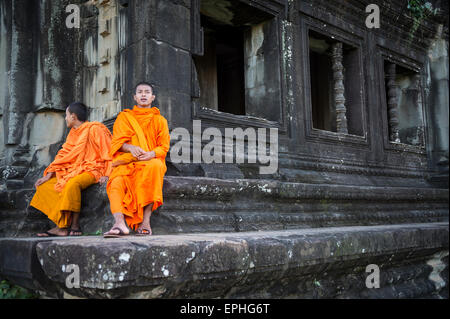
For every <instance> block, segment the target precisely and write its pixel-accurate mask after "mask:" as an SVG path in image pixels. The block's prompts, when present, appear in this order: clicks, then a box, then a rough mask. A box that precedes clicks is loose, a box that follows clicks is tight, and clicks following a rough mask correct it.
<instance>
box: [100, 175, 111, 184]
mask: <svg viewBox="0 0 450 319" xmlns="http://www.w3.org/2000/svg"><path fill="white" fill-rule="evenodd" d="M108 179H109V177H108V176H102V177H100V178H99V180H98V182H99V183H100V184H105V183H106V182H107V181H108Z"/></svg>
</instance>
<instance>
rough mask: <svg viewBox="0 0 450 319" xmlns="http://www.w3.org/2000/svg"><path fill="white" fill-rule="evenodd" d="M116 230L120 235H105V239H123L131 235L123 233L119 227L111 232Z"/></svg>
mask: <svg viewBox="0 0 450 319" xmlns="http://www.w3.org/2000/svg"><path fill="white" fill-rule="evenodd" d="M114 229H117V230H118V231H119V233H118V234H105V235H103V238H121V237H125V236H128V235H129V234H125V233H124V232H123V231H122V229H120V228H119V227H114V228H111V230H114ZM111 230H110V231H111Z"/></svg>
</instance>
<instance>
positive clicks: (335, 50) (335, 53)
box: [331, 42, 348, 134]
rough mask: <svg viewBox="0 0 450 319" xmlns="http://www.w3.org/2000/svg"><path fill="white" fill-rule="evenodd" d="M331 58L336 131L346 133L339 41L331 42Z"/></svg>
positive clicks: (342, 67) (342, 72) (340, 46)
mask: <svg viewBox="0 0 450 319" xmlns="http://www.w3.org/2000/svg"><path fill="white" fill-rule="evenodd" d="M331 58H332V65H333V66H332V68H333V82H334V105H335V108H336V130H337V132H338V133H345V134H347V133H348V129H347V117H346V112H347V109H346V107H345V96H344V91H345V88H344V66H343V64H342V60H343V53H342V43H341V42H338V43H335V44H333V46H332V53H331Z"/></svg>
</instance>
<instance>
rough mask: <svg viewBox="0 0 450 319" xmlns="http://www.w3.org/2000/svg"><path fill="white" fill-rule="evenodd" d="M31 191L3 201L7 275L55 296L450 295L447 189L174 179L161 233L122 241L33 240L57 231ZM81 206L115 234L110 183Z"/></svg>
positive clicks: (89, 222) (97, 226)
mask: <svg viewBox="0 0 450 319" xmlns="http://www.w3.org/2000/svg"><path fill="white" fill-rule="evenodd" d="M2 194H3V195H2ZM32 194H33V192H32V191H22V193H21V195H19V194H17V193H14V192H10V193H9V195H8V196H9V197H8V198H7V201H2V204H0V205H2V206H1V207H0V210H1V218H2V221H1V224H0V225H1V230H2V232H1V234H2V236H3V237H4V238H3V239H0V277H5V278H8V279H10V280H12V281H14V282H16V283H20V284H21V285H23V286H25V287H29V288H32V289H35V290H40V291H44V292H45V293H46V294H47V295H49V296H53V297H70V296H78V297H87V298H115V297H132V298H176V297H188V296H189V297H193V298H195V297H197V298H215V297H223V298H247V297H248V298H283V297H294V298H393V297H395V298H396V297H405V298H417V297H421V298H422V297H430V298H441V297H447V298H448V189H436V188H417V187H416V188H408V187H380V186H350V185H335V184H334V185H331V184H307V183H295V182H283V181H274V180H253V179H217V178H208V177H195V176H192V177H182V176H166V177H165V181H164V205H163V206H162V207H161V208H160V209H159V210H158V211H157V212H155V213H154V215H153V216H152V219H151V223H152V229H153V233H154V236H151V237H137V236H128V237H126V238H121V239H104V238H102V237H101V236H82V237H80V238H69V237H65V238H56V239H55V238H48V239H47V238H44V239H43V238H36V237H31V236H33V235H34V234H35V232H36V231H42V230H44V229H46V227H49V225H48V221H47V219H46V217H45V216H44V215H43V214H41V213H38V212H37V211H35V210H34V209H28V210H27V209H26V206H27V203H28V202H29V200H30V199H31V196H32ZM1 196H3V197H2V198H5V195H4V193H1V192H0V197H1ZM18 200H19V201H20V200H21V202H22V204H21V205H20V206H18V207H20V209H19V210H21V211H22V213H17V214H15V212H14V207H16V206H13V205H11V204H9V206H8V205H7V204H5V203H13V202H17V201H18ZM82 201H83V207H82V215H81V218H80V222H81V226H82V228H83V231H84V232H85V234H91V235H92V234H98V233H101V232H104V231H106V230H108V229H109V228H110V227H111V225H112V222H113V219H112V216H111V213H110V211H109V202H108V198H107V195H106V191H105V187H104V186H99V185H94V186H91V187H90V188H89V189H87V190H86V191H85V192H84V193H83V199H82ZM18 207H16V208H18ZM7 225H10V230H6V229H8V227H7ZM44 226H45V227H44ZM39 228H40V229H39ZM4 230H5V231H4ZM11 236H12V237H11ZM69 264H70V265H72V264H73V265H77V266H78V267H79V269H80V288H76V289H75V288H68V287H67V285H66V281H65V279H66V278H67V276H68V275H69V273H66V272H65V271H64V270H63V269H65V267H66V266H67V265H69ZM369 264H376V265H378V266H379V268H380V274H381V277H380V280H381V282H380V285H381V286H380V288H379V289H369V288H367V287H366V285H365V280H366V277H367V276H368V273H366V272H365V270H366V266H367V265H369Z"/></svg>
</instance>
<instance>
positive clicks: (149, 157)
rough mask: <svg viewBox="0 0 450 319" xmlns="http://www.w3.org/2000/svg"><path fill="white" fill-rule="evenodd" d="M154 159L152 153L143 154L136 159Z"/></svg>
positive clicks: (153, 153)
mask: <svg viewBox="0 0 450 319" xmlns="http://www.w3.org/2000/svg"><path fill="white" fill-rule="evenodd" d="M155 157H156V153H155V152H154V151H150V152H145V153H144V154H142V155H140V156H139V157H138V158H137V159H138V160H140V161H149V160H151V159H152V158H155Z"/></svg>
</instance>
